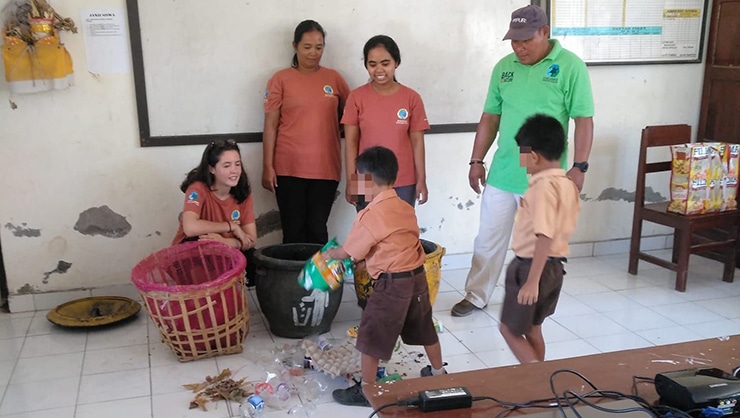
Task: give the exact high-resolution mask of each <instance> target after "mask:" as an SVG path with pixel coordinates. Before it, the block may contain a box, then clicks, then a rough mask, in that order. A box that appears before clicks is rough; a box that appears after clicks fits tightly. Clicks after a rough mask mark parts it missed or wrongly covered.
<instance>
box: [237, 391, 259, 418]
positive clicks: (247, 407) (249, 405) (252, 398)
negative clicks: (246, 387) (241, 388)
mask: <svg viewBox="0 0 740 418" xmlns="http://www.w3.org/2000/svg"><path fill="white" fill-rule="evenodd" d="M264 409H265V401H264V399H262V397H261V396H260V395H257V394H252V395H249V397H247V399H245V400H244V402H242V403H241V404H239V418H261V417H262V411H263V410H264Z"/></svg>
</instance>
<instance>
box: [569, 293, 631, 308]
mask: <svg viewBox="0 0 740 418" xmlns="http://www.w3.org/2000/svg"><path fill="white" fill-rule="evenodd" d="M577 298H578V300H580V301H581V302H583V303H585V304H586V305H588V306H590V307H591V308H593V310H595V311H596V312H602V313H603V312H610V311H620V310H631V309H637V308H642V305H640V304H639V303H635V302H633V301H631V300H630V299H629V298H627V297H624V296H622V295H621V294H619V293H617V292H615V291H608V292H602V293H592V294H589V295H580V296H577Z"/></svg>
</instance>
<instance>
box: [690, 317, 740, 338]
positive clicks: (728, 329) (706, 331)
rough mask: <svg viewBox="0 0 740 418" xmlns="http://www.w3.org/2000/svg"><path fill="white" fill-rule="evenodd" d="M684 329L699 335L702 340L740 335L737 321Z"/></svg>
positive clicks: (715, 322) (693, 325)
mask: <svg viewBox="0 0 740 418" xmlns="http://www.w3.org/2000/svg"><path fill="white" fill-rule="evenodd" d="M686 328H688V329H690V330H691V331H693V332H695V333H697V334H699V335H701V336H702V337H703V338H714V337H724V336H729V335H737V334H740V322H738V321H737V320H734V321H732V320H729V319H722V320H719V321H712V322H706V323H701V324H690V325H686Z"/></svg>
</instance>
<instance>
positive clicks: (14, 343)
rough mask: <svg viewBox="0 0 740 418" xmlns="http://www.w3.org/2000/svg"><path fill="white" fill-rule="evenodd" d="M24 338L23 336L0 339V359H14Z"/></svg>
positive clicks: (19, 352) (19, 351) (21, 346)
mask: <svg viewBox="0 0 740 418" xmlns="http://www.w3.org/2000/svg"><path fill="white" fill-rule="evenodd" d="M25 340H26V338H25V337H19V338H5V339H0V361H5V360H13V361H15V359H17V358H18V356H19V355H20V354H21V349H22V348H23V342H24V341H25Z"/></svg>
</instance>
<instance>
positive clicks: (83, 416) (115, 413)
mask: <svg viewBox="0 0 740 418" xmlns="http://www.w3.org/2000/svg"><path fill="white" fill-rule="evenodd" d="M151 416H152V399H151V397H150V396H143V397H140V398H131V399H121V400H117V401H107V402H100V403H90V404H85V405H79V406H78V407H77V414H75V418H100V417H106V418H129V417H136V418H151Z"/></svg>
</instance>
